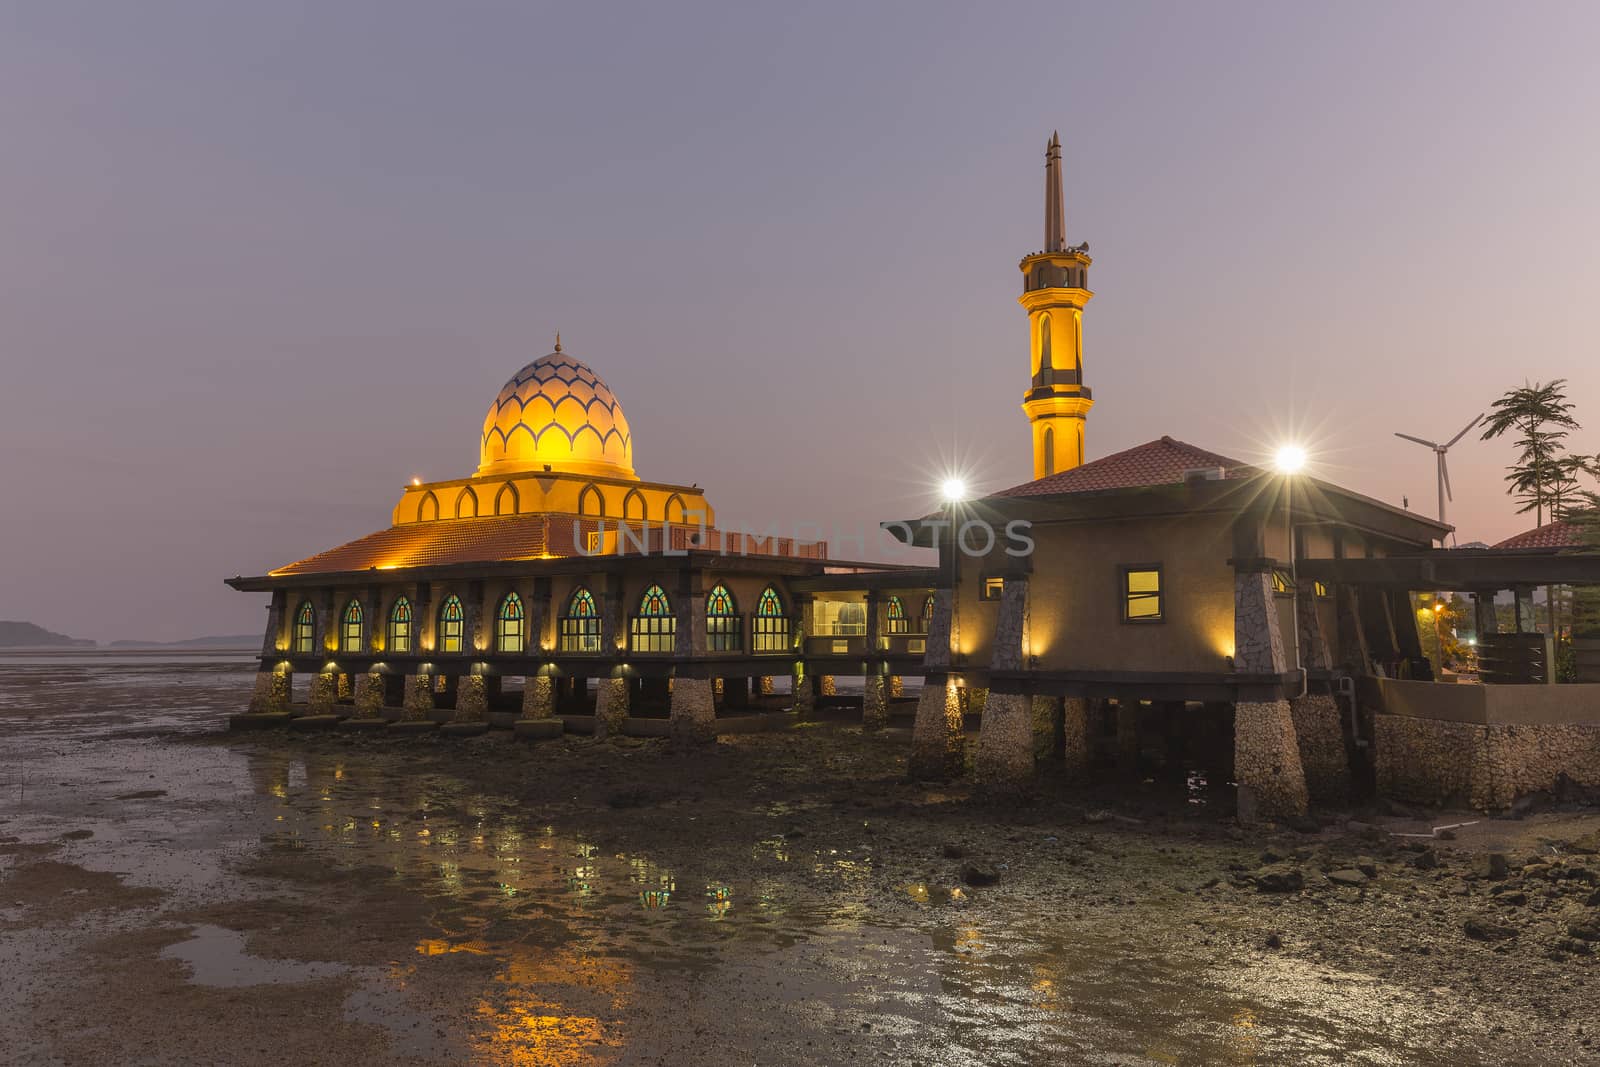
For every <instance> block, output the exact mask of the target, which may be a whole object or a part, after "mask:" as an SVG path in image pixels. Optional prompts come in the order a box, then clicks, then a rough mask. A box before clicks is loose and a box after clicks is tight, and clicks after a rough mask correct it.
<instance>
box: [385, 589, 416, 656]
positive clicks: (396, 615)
mask: <svg viewBox="0 0 1600 1067" xmlns="http://www.w3.org/2000/svg"><path fill="white" fill-rule="evenodd" d="M389 651H390V652H410V651H411V601H409V600H407V599H406V598H405V597H401V598H400V599H399V600H396V601H395V602H394V607H393V608H392V609H391V610H390V611H389Z"/></svg>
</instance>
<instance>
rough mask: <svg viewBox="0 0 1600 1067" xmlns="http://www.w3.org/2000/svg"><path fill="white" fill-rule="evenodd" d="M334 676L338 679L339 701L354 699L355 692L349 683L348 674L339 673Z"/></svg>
mask: <svg viewBox="0 0 1600 1067" xmlns="http://www.w3.org/2000/svg"><path fill="white" fill-rule="evenodd" d="M336 677H338V679H339V701H340V703H343V702H344V701H346V700H354V699H355V697H356V692H355V688H354V686H352V685H351V684H350V676H349V675H348V674H339V675H337V676H336Z"/></svg>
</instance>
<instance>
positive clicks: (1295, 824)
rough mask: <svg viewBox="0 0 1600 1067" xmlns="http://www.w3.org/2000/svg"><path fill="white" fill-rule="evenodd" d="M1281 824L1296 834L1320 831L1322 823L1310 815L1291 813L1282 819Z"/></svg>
mask: <svg viewBox="0 0 1600 1067" xmlns="http://www.w3.org/2000/svg"><path fill="white" fill-rule="evenodd" d="M1283 825H1285V826H1287V827H1288V828H1289V829H1291V830H1293V831H1294V832H1295V833H1297V834H1318V833H1321V832H1322V823H1321V822H1320V821H1319V820H1317V819H1314V818H1312V817H1311V816H1310V815H1291V816H1289V817H1288V818H1287V819H1285V820H1284V821H1283Z"/></svg>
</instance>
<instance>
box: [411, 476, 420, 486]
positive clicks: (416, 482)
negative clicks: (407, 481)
mask: <svg viewBox="0 0 1600 1067" xmlns="http://www.w3.org/2000/svg"><path fill="white" fill-rule="evenodd" d="M411 484H412V485H421V484H422V479H421V478H418V477H416V476H415V475H413V476H412V478H411Z"/></svg>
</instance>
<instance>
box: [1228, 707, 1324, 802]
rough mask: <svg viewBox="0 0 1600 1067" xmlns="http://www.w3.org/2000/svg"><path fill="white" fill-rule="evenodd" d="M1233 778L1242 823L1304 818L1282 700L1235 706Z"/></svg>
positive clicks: (1294, 747)
mask: <svg viewBox="0 0 1600 1067" xmlns="http://www.w3.org/2000/svg"><path fill="white" fill-rule="evenodd" d="M1233 774H1234V780H1235V781H1237V782H1238V783H1239V819H1240V821H1241V822H1251V821H1253V820H1255V819H1256V818H1264V819H1271V818H1280V817H1283V816H1286V815H1304V814H1305V812H1306V800H1307V797H1306V778H1305V771H1304V770H1303V769H1302V768H1301V766H1300V747H1299V745H1298V743H1297V742H1296V740H1295V730H1294V719H1293V717H1292V715H1291V713H1290V711H1289V702H1288V701H1287V700H1268V701H1261V702H1250V701H1241V702H1240V703H1238V704H1236V705H1234V709H1233Z"/></svg>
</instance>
